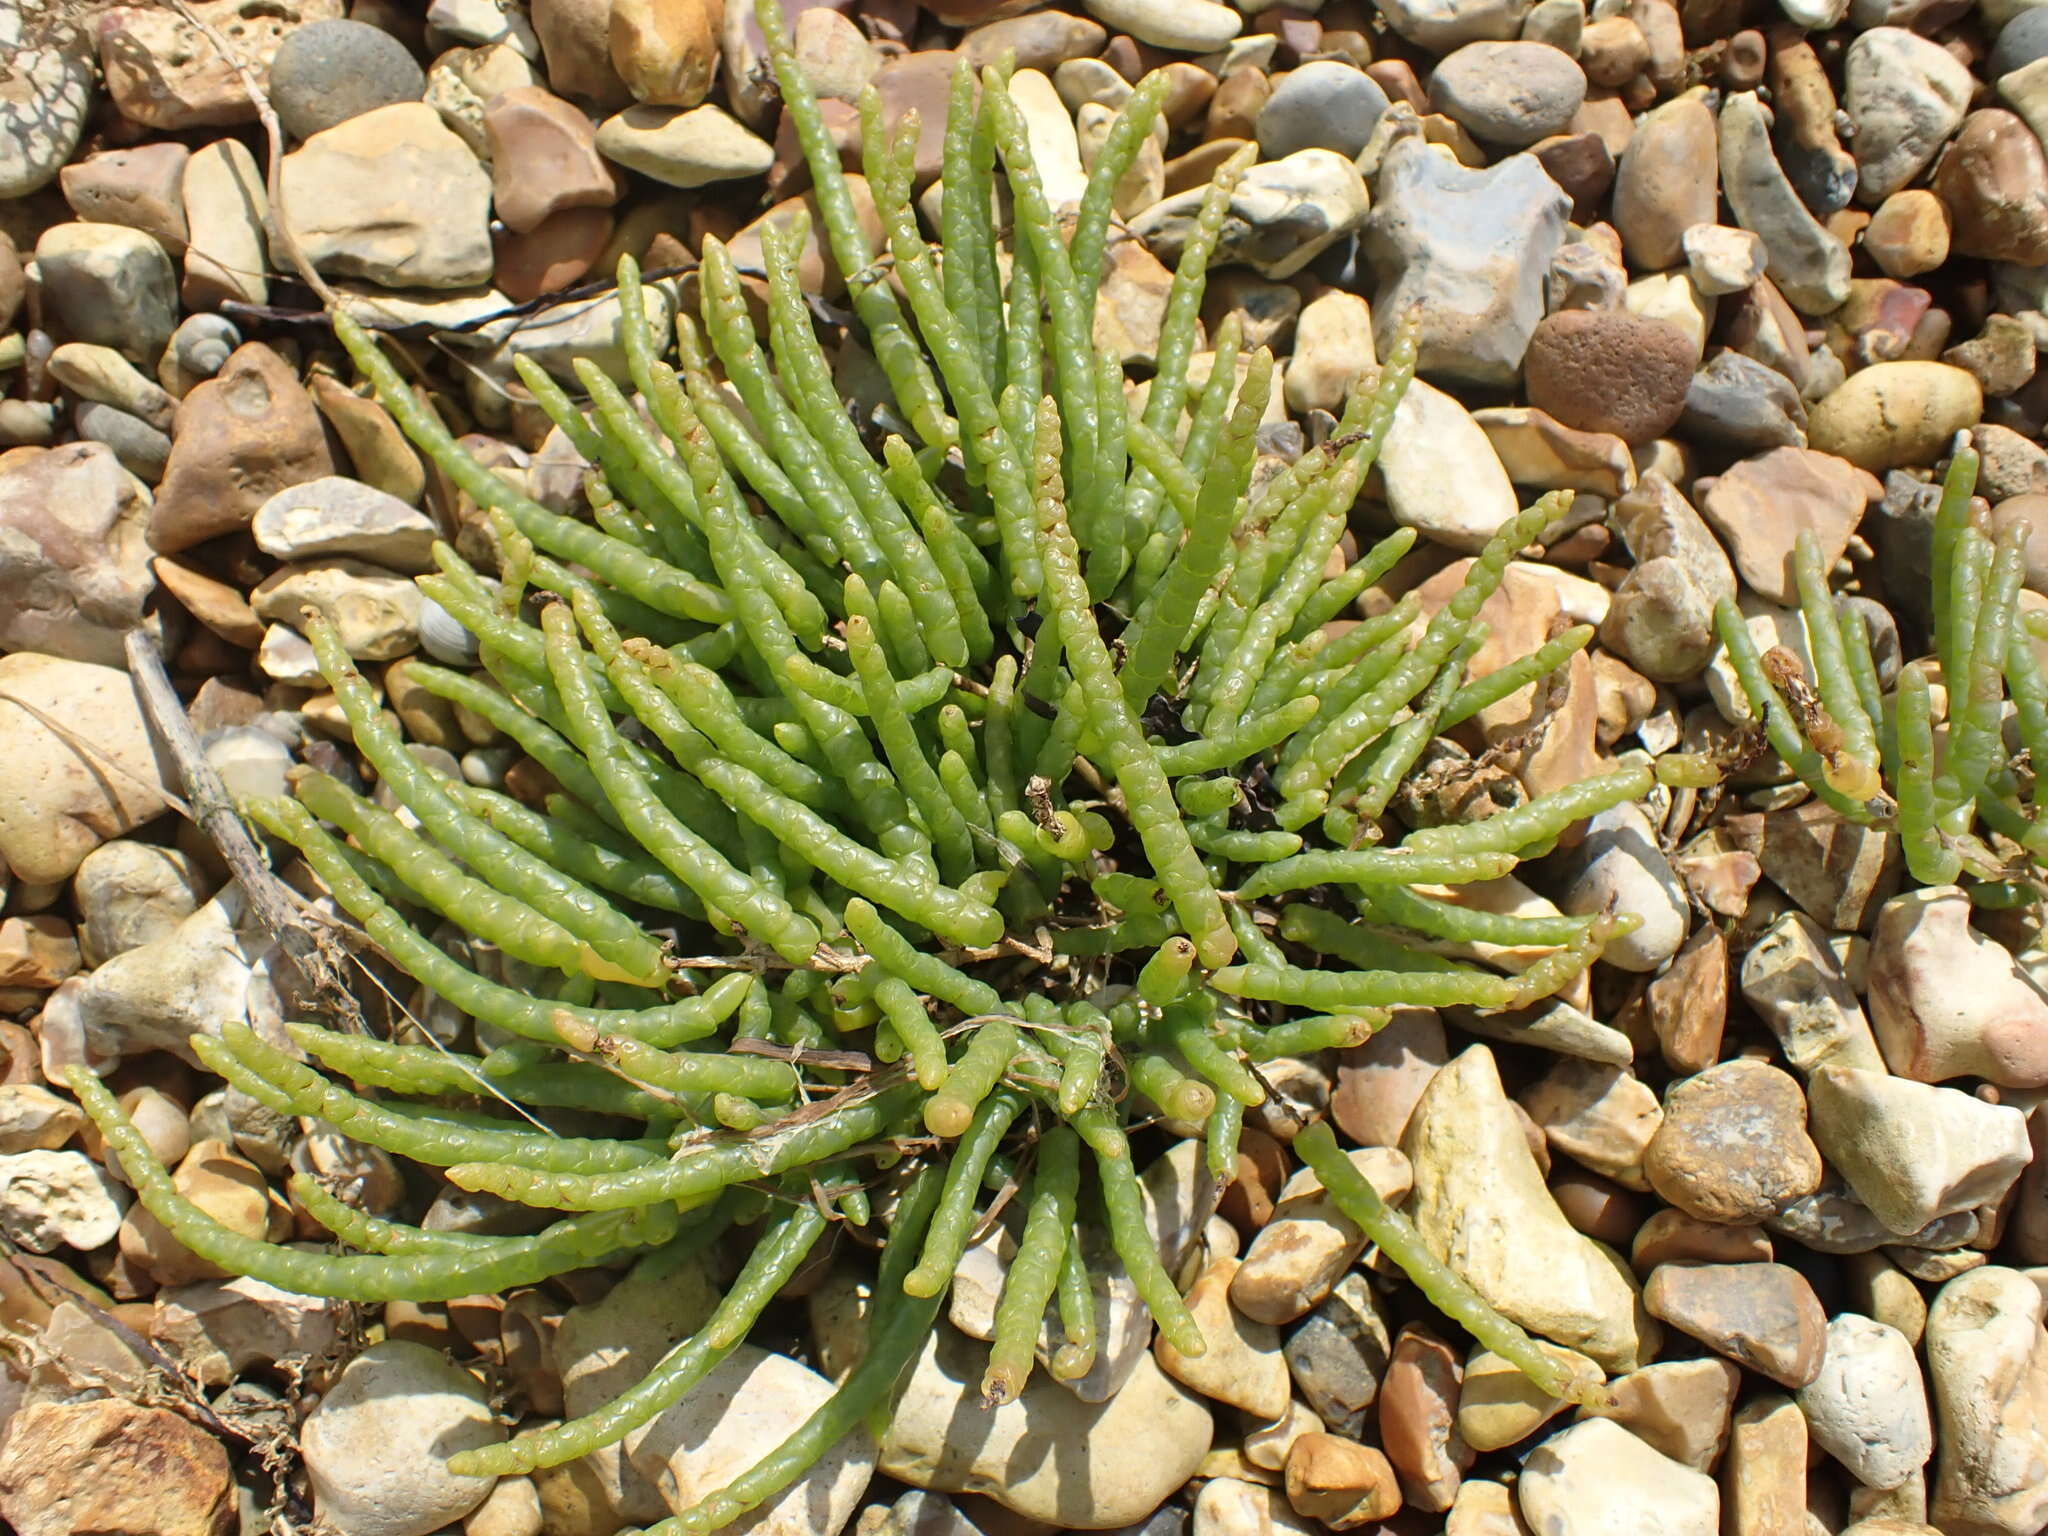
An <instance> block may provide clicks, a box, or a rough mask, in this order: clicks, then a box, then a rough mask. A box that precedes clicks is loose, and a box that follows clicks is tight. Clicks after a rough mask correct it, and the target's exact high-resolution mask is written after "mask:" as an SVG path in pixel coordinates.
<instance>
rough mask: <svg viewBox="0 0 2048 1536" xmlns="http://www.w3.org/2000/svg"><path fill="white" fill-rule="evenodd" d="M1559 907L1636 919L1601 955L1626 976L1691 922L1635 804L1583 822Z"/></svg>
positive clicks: (1645, 965) (1661, 956) (1660, 958)
mask: <svg viewBox="0 0 2048 1536" xmlns="http://www.w3.org/2000/svg"><path fill="white" fill-rule="evenodd" d="M1558 906H1559V907H1560V908H1562V909H1563V910H1564V911H1566V912H1569V913H1572V914H1574V915H1575V916H1584V915H1586V914H1588V913H1594V912H1605V911H1614V912H1629V913H1634V914H1635V915H1637V916H1639V917H1641V918H1642V922H1641V924H1640V925H1639V926H1638V927H1637V928H1636V930H1635V931H1634V932H1633V933H1629V934H1624V935H1623V936H1621V937H1620V938H1618V939H1615V940H1613V941H1611V942H1610V943H1609V944H1608V946H1607V948H1606V949H1605V950H1604V951H1603V952H1602V955H1601V958H1602V959H1603V960H1605V961H1606V962H1607V963H1608V964H1609V965H1612V966H1615V967H1617V968H1619V969H1621V970H1625V971H1654V970H1656V969H1657V967H1659V966H1660V965H1662V964H1663V963H1664V962H1665V961H1667V960H1669V959H1670V958H1671V957H1672V956H1673V955H1675V954H1677V953H1678V947H1679V946H1680V945H1681V944H1683V943H1684V942H1685V934H1686V929H1687V927H1688V926H1689V922H1690V907H1689V903H1688V901H1687V898H1686V894H1685V887H1684V886H1683V885H1682V884H1680V883H1679V879H1678V876H1677V875H1676V874H1675V873H1673V872H1672V868H1671V864H1670V861H1669V860H1668V859H1666V858H1665V857H1664V853H1663V850H1662V849H1661V848H1660V847H1659V846H1658V843H1657V834H1656V831H1655V829H1654V828H1653V827H1652V826H1651V825H1650V819H1649V817H1648V816H1646V815H1645V814H1644V813H1643V811H1642V809H1641V807H1639V806H1637V805H1634V804H1624V805H1618V806H1615V807H1613V808H1612V809H1610V810H1605V811H1602V812H1600V813H1599V814H1598V815H1596V816H1592V817H1589V818H1588V819H1587V822H1586V833H1585V837H1584V839H1583V840H1582V841H1581V842H1580V844H1579V846H1578V848H1577V850H1576V851H1575V852H1574V854H1573V855H1572V858H1571V860H1570V867H1569V873H1568V874H1567V875H1566V876H1565V878H1564V881H1563V894H1562V895H1561V896H1560V897H1559V899H1558ZM1559 1342H1560V1343H1564V1342H1567V1341H1565V1340H1559Z"/></svg>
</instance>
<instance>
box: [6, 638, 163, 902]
mask: <svg viewBox="0 0 2048 1536" xmlns="http://www.w3.org/2000/svg"><path fill="white" fill-rule="evenodd" d="M52 719H55V720H61V721H63V722H64V724H65V725H66V726H67V727H68V729H69V731H72V732H76V733H78V734H79V735H82V736H83V737H84V738H85V739H86V740H88V741H91V742H92V743H93V744H94V746H95V748H96V749H97V752H98V754H99V759H98V761H95V762H88V761H87V760H86V759H85V757H84V756H83V755H82V754H81V753H80V752H79V750H78V748H77V747H76V746H74V745H73V743H72V740H71V739H70V738H69V736H68V735H66V736H60V735H59V734H58V733H57V732H56V731H55V730H53V729H52V728H51V727H50V726H49V725H48V724H46V723H45V722H46V721H48V720H52ZM0 729H4V736H5V740H6V741H7V743H8V754H9V759H8V772H7V773H6V774H5V775H4V776H0V859H5V860H6V862H7V865H8V867H9V868H10V869H11V870H12V871H13V872H14V875H15V878H16V879H17V880H21V881H25V882H28V883H31V884H55V883H56V882H58V881H62V880H68V879H70V878H71V876H72V874H73V872H74V871H76V870H77V868H78V865H79V861H80V860H82V859H83V858H84V857H85V856H86V854H88V853H90V852H91V851H92V850H93V849H94V848H96V847H98V846H99V845H100V844H101V843H103V842H105V841H106V840H107V839H108V838H111V837H119V836H121V835H122V834H123V833H126V832H129V831H131V830H133V829H134V828H136V827H139V826H141V825H142V824H143V823H144V822H146V821H149V820H151V819H152V818H153V817H155V816H156V815H158V814H159V813H160V812H161V811H162V810H163V809H164V807H165V799H164V789H163V779H162V776H161V769H160V768H159V766H158V760H157V755H156V748H155V744H154V742H153V740H152V738H151V736H150V732H149V727H148V726H147V725H146V724H145V723H144V721H143V717H142V706H141V704H140V702H139V701H138V700H137V698H136V695H135V690H134V687H133V685H132V684H131V683H130V682H129V680H128V676H127V674H126V673H125V672H122V671H120V670H118V669H116V668H113V667H105V666H99V665H96V664H95V663H92V662H84V661H69V660H66V659H64V658H62V657H56V656H44V655H38V654H36V653H35V652H32V651H17V652H14V653H13V654H11V655H6V656H0ZM108 765H111V769H112V770H118V771H110V768H109V767H108Z"/></svg>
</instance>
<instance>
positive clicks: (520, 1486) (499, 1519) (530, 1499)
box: [462, 1477, 547, 1536]
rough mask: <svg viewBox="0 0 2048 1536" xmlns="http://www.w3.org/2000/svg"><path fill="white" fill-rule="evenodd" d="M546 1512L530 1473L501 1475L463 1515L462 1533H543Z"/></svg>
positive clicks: (527, 1535) (478, 1535) (521, 1535)
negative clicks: (482, 1497)
mask: <svg viewBox="0 0 2048 1536" xmlns="http://www.w3.org/2000/svg"><path fill="white" fill-rule="evenodd" d="M546 1530H547V1515H546V1512H545V1511H543V1510H542V1508H541V1504H540V1490H539V1489H538V1488H537V1487H535V1486H534V1481H533V1479H532V1478H530V1477H501V1478H499V1479H498V1481H497V1482H496V1483H495V1484H493V1485H492V1487H491V1491H490V1492H489V1493H487V1494H485V1495H484V1501H483V1503H481V1504H479V1505H477V1507H476V1508H475V1509H473V1510H471V1511H470V1512H469V1513H468V1514H467V1515H465V1516H463V1517H462V1536H543V1533H544V1532H545V1531H546Z"/></svg>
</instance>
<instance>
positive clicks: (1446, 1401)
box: [1380, 1323, 1472, 1513]
mask: <svg viewBox="0 0 2048 1536" xmlns="http://www.w3.org/2000/svg"><path fill="white" fill-rule="evenodd" d="M1464 1376H1465V1365H1464V1362H1463V1361H1462V1360H1461V1359H1460V1358H1459V1356H1458V1353H1457V1351H1455V1350H1453V1349H1452V1348H1451V1346H1450V1345H1448V1344H1446V1343H1445V1342H1444V1341H1443V1340H1442V1339H1439V1338H1438V1337H1437V1336H1436V1335H1435V1334H1433V1333H1431V1332H1430V1331H1429V1330H1428V1329H1427V1328H1424V1327H1422V1326H1421V1325H1420V1324H1418V1323H1410V1324H1409V1325H1408V1326H1407V1327H1405V1328H1403V1329H1402V1330H1401V1336H1400V1337H1399V1338H1397V1339H1396V1340H1395V1341H1394V1355H1393V1359H1392V1361H1391V1362H1390V1363H1389V1364H1388V1366H1387V1374H1386V1377H1385V1378H1384V1379H1383V1380H1382V1381H1381V1383H1380V1444H1381V1445H1382V1446H1384V1447H1385V1448H1386V1452H1387V1459H1388V1460H1389V1461H1391V1462H1392V1463H1393V1464H1394V1469H1395V1470H1396V1471H1397V1472H1399V1473H1400V1475H1401V1489H1402V1492H1403V1493H1405V1494H1406V1495H1407V1498H1408V1502H1409V1503H1411V1504H1413V1505H1414V1506H1415V1507H1416V1508H1418V1509H1424V1510H1428V1511H1430V1512H1432V1513H1437V1512H1441V1511H1443V1510H1446V1509H1449V1508H1450V1507H1451V1500H1452V1499H1454V1498H1456V1497H1457V1494H1458V1482H1459V1480H1460V1479H1461V1478H1462V1477H1463V1476H1464V1472H1465V1468H1467V1467H1469V1466H1470V1465H1472V1448H1471V1447H1470V1446H1468V1445H1466V1444H1465V1441H1464V1439H1463V1437H1461V1436H1460V1435H1459V1434H1458V1424H1457V1420H1458V1388H1459V1384H1460V1383H1461V1382H1462V1381H1463V1380H1464Z"/></svg>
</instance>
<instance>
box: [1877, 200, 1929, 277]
mask: <svg viewBox="0 0 2048 1536" xmlns="http://www.w3.org/2000/svg"><path fill="white" fill-rule="evenodd" d="M1863 249H1864V250H1866V251H1868V252H1869V253H1870V259H1871V260H1872V261H1874V262H1876V263H1877V266H1878V270H1879V271H1881V272H1883V273H1884V275H1885V276H1886V277H1895V278H1899V279H1901V280H1904V279H1906V278H1912V277H1918V276H1920V275H1921V274H1922V273H1923V272H1932V271H1934V270H1935V269H1937V268H1938V267H1940V266H1941V265H1942V263H1943V262H1945V261H1947V260H1948V252H1949V223H1948V209H1947V208H1946V207H1944V206H1943V205H1942V201H1941V199H1940V198H1938V197H1936V196H1935V195H1934V194H1933V193H1932V192H1929V191H1928V190H1927V189H1926V188H1925V187H1908V188H1907V189H1906V190H1905V191H1903V192H1894V193H1893V194H1892V195H1891V196H1890V197H1888V198H1886V199H1885V200H1884V201H1883V202H1882V203H1880V204H1879V205H1878V208H1877V212H1876V213H1874V214H1872V215H1871V217H1870V223H1869V224H1867V225H1866V226H1864V230H1863Z"/></svg>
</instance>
